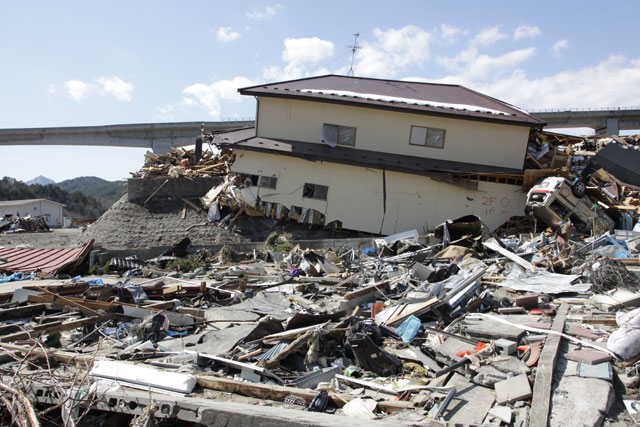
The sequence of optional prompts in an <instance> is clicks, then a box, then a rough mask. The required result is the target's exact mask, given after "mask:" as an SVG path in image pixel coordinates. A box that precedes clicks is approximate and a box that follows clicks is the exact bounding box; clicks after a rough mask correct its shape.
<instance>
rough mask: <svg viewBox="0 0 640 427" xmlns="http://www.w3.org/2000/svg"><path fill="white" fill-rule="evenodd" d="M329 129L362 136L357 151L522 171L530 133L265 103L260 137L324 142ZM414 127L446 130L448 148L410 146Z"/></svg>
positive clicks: (302, 104) (466, 123)
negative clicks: (346, 128) (350, 130)
mask: <svg viewBox="0 0 640 427" xmlns="http://www.w3.org/2000/svg"><path fill="white" fill-rule="evenodd" d="M324 123H328V124H334V125H342V126H350V127H355V128H357V130H356V146H355V148H357V149H362V150H372V151H378V152H383V153H395V154H403V155H409V156H418V157H428V158H433V159H441V160H452V161H458V162H467V163H476V164H484V165H492V166H500V167H508V168H517V169H521V168H522V167H523V164H524V158H525V155H526V148H527V141H528V137H529V127H527V126H514V125H505V124H496V123H489V122H480V121H471V120H461V119H452V118H441V117H435V116H426V115H420V114H411V113H404V112H395V111H388V110H379V109H374V108H363V107H353V106H346V105H339V104H330V103H322V102H311V101H299V100H288V99H279V98H268V97H260V98H259V104H258V124H257V126H258V127H257V136H262V137H265V138H281V139H288V140H293V141H304V142H315V143H320V144H321V143H322V142H321V135H322V126H323V124H324ZM411 126H421V127H432V128H437V129H445V130H446V137H445V143H444V148H431V147H425V146H416V145H410V144H409V138H410V134H411Z"/></svg>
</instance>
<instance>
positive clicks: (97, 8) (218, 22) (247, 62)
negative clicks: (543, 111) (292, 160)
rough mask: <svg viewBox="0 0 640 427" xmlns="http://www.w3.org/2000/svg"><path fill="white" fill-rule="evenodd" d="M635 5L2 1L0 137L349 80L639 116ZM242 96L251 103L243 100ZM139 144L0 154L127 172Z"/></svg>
mask: <svg viewBox="0 0 640 427" xmlns="http://www.w3.org/2000/svg"><path fill="white" fill-rule="evenodd" d="M639 15H640V3H638V2H636V1H626V2H615V1H613V2H609V3H606V4H605V3H602V2H596V1H562V2H559V1H554V2H551V1H537V2H534V3H531V2H504V1H502V2H494V1H485V2H478V1H451V2H439V1H404V2H402V1H398V2H388V1H371V0H369V1H344V0H343V1H323V2H316V1H313V2H312V1H273V2H268V1H267V2H242V1H240V2H229V1H224V2H223V1H180V2H177V1H135V2H130V1H128V2H124V1H119V0H112V1H109V2H86V1H56V2H51V1H31V2H15V1H13V2H10V1H5V0H0V46H1V55H0V128H23V127H48V126H88V125H106V124H118V123H149V122H171V121H200V120H220V119H222V120H226V119H243V118H244V119H252V118H253V117H254V115H255V101H254V99H253V98H251V97H241V96H240V95H238V94H237V92H236V89H237V88H238V87H244V86H249V85H253V84H258V83H264V82H274V81H279V80H286V79H291V78H299V77H305V76H313V75H320V74H327V73H336V74H346V73H347V71H348V69H349V63H350V60H351V52H350V49H349V47H348V45H351V44H352V43H353V34H354V33H355V32H359V33H360V37H359V39H358V42H359V44H360V45H361V46H362V48H361V49H360V50H358V52H357V53H356V56H355V61H354V72H355V75H356V76H363V77H379V78H390V79H399V80H400V79H410V80H423V81H433V82H445V83H457V84H462V85H464V86H467V87H469V88H472V89H475V90H478V91H480V92H483V93H486V94H488V95H491V96H494V97H497V98H499V99H502V100H504V101H507V102H510V103H513V104H515V105H518V106H520V107H523V108H527V109H530V108H565V107H581V108H586V107H609V106H636V105H640V47H639V45H638V43H637V41H638V35H637V29H636V28H637V16H639ZM243 98H244V99H243ZM144 151H145V150H143V149H134V148H112V147H97V148H91V147H67V146H58V147H16V146H0V159H2V162H1V163H0V164H1V165H2V167H1V168H2V170H1V172H0V175H2V176H13V177H16V178H18V179H22V180H28V179H31V178H33V177H35V176H37V175H45V176H47V177H50V178H52V179H54V180H56V181H60V180H63V179H68V178H73V177H76V176H82V175H95V176H100V177H103V178H105V179H109V180H116V179H120V178H126V177H128V172H130V171H134V170H136V169H137V168H138V167H139V166H141V164H142V162H143V155H144Z"/></svg>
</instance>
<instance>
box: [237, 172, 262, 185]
mask: <svg viewBox="0 0 640 427" xmlns="http://www.w3.org/2000/svg"><path fill="white" fill-rule="evenodd" d="M258 182H260V175H253V174H250V173H239V174H238V183H239V184H238V185H239V186H240V187H241V188H248V187H257V186H258Z"/></svg>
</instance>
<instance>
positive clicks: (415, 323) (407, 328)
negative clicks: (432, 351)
mask: <svg viewBox="0 0 640 427" xmlns="http://www.w3.org/2000/svg"><path fill="white" fill-rule="evenodd" d="M420 326H422V322H420V319H418V318H417V317H416V316H414V315H411V316H409V317H407V318H406V319H405V320H404V322H402V323H400V325H399V326H398V327H397V328H396V334H398V335H400V337H402V341H404V342H406V343H407V344H409V343H410V342H411V340H412V339H413V338H414V337H415V336H416V335H418V331H419V330H420Z"/></svg>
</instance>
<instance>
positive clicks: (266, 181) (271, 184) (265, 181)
mask: <svg viewBox="0 0 640 427" xmlns="http://www.w3.org/2000/svg"><path fill="white" fill-rule="evenodd" d="M277 183H278V178H276V177H275V176H261V177H260V187H262V188H271V189H272V190H275V189H276V184H277Z"/></svg>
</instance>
